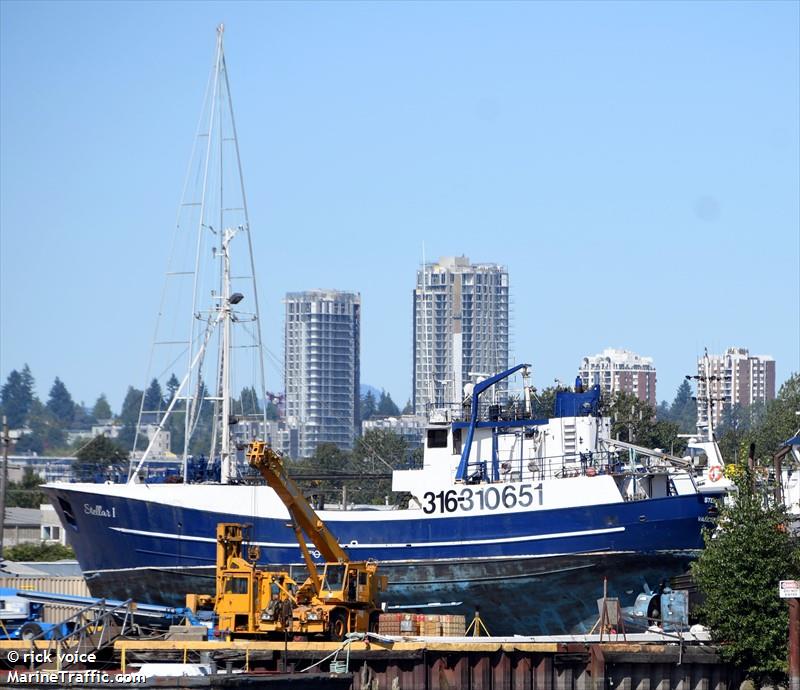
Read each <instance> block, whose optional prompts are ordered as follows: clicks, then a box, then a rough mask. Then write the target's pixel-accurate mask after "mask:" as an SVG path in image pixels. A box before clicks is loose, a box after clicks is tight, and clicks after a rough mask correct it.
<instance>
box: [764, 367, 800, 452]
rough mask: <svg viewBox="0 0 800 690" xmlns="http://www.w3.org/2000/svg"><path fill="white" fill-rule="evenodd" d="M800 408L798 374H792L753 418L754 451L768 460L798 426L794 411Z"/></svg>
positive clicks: (798, 422) (799, 375) (799, 423)
mask: <svg viewBox="0 0 800 690" xmlns="http://www.w3.org/2000/svg"><path fill="white" fill-rule="evenodd" d="M797 410H800V374H792V375H791V376H790V377H789V378H788V379H786V381H784V383H783V385H782V386H781V387H780V389H779V390H778V395H777V397H776V398H775V399H774V400H770V401H769V402H768V403H767V404H766V405H765V406H764V408H763V410H762V413H761V414H757V415H756V420H754V430H753V439H752V440H753V441H754V442H755V444H756V451H757V452H759V453H761V454H762V457H764V460H766V461H767V462H770V461H771V459H772V455H773V454H774V453H775V452H776V451H777V450H778V448H779V447H780V445H781V444H782V443H783V442H784V441H786V439H788V438H791V437H792V436H793V435H794V433H795V431H797V427H798V426H800V420H798V417H797V415H795V412H796V411H797Z"/></svg>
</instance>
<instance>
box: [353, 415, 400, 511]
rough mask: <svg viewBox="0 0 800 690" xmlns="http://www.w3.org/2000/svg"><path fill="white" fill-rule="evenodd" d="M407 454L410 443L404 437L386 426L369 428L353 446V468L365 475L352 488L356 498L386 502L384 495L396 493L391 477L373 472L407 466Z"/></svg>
mask: <svg viewBox="0 0 800 690" xmlns="http://www.w3.org/2000/svg"><path fill="white" fill-rule="evenodd" d="M407 456H408V444H407V443H406V442H405V440H404V439H403V438H402V437H401V436H399V435H398V434H396V433H394V432H393V431H388V430H386V429H369V430H368V431H367V432H366V433H365V434H364V435H363V436H361V437H360V438H359V439H358V440H357V441H356V444H355V447H354V448H353V455H352V459H353V461H352V471H353V472H358V473H364V474H365V477H364V480H363V481H360V482H356V483H354V485H353V487H352V489H351V496H352V497H353V500H354V501H356V502H358V503H383V501H384V498H385V497H386V496H391V494H392V482H391V479H376V478H375V477H371V476H369V475H371V474H375V473H376V472H383V473H385V472H388V471H390V470H393V469H399V468H401V467H404V466H405V465H406V463H407ZM392 498H397V497H396V496H393V497H392Z"/></svg>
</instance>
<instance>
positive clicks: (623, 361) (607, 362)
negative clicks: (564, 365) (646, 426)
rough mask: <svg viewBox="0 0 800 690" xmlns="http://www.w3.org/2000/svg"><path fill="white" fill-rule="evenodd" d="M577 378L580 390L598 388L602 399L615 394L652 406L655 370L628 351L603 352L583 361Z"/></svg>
mask: <svg viewBox="0 0 800 690" xmlns="http://www.w3.org/2000/svg"><path fill="white" fill-rule="evenodd" d="M578 376H579V378H580V379H581V382H582V383H583V387H584V388H589V387H591V386H595V385H599V386H600V390H601V391H602V393H603V395H605V396H612V395H613V394H614V393H616V392H617V391H621V392H623V393H628V394H630V395H635V396H636V397H637V398H639V400H642V401H644V402H647V403H650V405H652V406H653V407H656V405H657V404H658V403H657V402H656V368H655V367H654V366H653V359H652V357H642V356H641V355H637V354H636V353H634V352H630V351H629V350H617V349H614V348H606V349H605V350H603V351H602V352H601V353H600V354H599V355H592V356H589V357H584V358H583V361H582V362H581V366H580V369H579V370H578Z"/></svg>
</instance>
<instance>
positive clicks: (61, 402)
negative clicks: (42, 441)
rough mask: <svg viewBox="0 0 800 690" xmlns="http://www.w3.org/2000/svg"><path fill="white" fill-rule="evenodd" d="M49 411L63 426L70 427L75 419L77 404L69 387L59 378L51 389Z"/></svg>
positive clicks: (48, 403) (48, 400)
mask: <svg viewBox="0 0 800 690" xmlns="http://www.w3.org/2000/svg"><path fill="white" fill-rule="evenodd" d="M47 409H48V411H49V412H50V414H52V415H53V418H54V419H55V420H56V421H57V422H59V423H60V424H61V425H62V426H69V425H70V424H72V420H73V419H74V418H75V403H74V401H73V400H72V396H71V395H70V394H69V391H68V390H67V387H66V386H65V385H64V383H63V382H62V381H61V379H60V378H58V376H56V380H55V381H53V385H52V387H51V388H50V397H49V398H48V399H47Z"/></svg>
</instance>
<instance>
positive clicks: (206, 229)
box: [131, 25, 267, 483]
mask: <svg viewBox="0 0 800 690" xmlns="http://www.w3.org/2000/svg"><path fill="white" fill-rule="evenodd" d="M223 35H224V27H223V26H222V25H220V26H219V27H217V40H216V48H215V53H214V63H213V68H212V72H211V76H210V78H209V82H208V86H207V88H206V97H205V99H204V104H203V110H202V114H201V117H200V122H199V124H198V130H197V135H196V138H195V144H194V146H193V149H192V157H191V161H190V164H189V170H188V171H187V181H186V184H185V185H184V190H183V195H182V199H181V204H180V207H179V212H178V223H177V231H178V234H177V235H176V238H177V237H178V236H180V235H181V233H183V235H184V236H185V233H186V230H187V229H188V228H189V227H191V231H192V233H194V235H195V236H194V238H193V240H192V242H193V248H192V253H193V254H194V262H193V267H192V268H189V267H187V268H186V270H182V271H180V270H179V271H168V272H167V279H168V281H169V279H170V278H172V279H177V280H181V279H182V280H184V281H186V280H187V279H189V280H190V282H191V301H190V303H191V325H190V331H189V339H188V341H187V342H185V343H184V345H185V347H186V350H185V351H184V353H186V354H187V357H186V362H187V370H186V375H185V376H184V378H183V379H182V380H181V382H180V385H179V386H178V388H177V390H176V391H175V392H174V395H173V397H172V400H171V401H170V404H169V406H168V408H167V410H166V412H165V414H164V416H163V418H162V419H161V422H160V423H159V425H158V427H157V429H156V431H155V434H153V435H152V436H151V438H150V443H149V444H148V447H147V449H146V450H145V452H144V454H143V456H142V457H141V458H140V460H139V463H138V465H137V467H136V470H135V471H134V473H133V475H132V476H131V479H132V480H133V479H134V478H135V476H136V475H137V474H138V472H139V470H140V469H141V468H142V466H143V465H144V463H145V462H146V461H148V459H150V455H151V453H152V451H153V448H154V447H155V446H156V445H157V444H156V437H157V436H158V435H159V434H160V433H162V432H163V431H164V430H165V429H167V428H168V423H167V422H168V418H169V416H170V415H171V414H172V412H173V411H174V410H175V409H176V407H177V402H178V401H180V402H182V403H184V405H185V407H184V408H183V409H184V410H185V416H184V421H183V424H184V441H183V453H182V456H181V458H180V460H181V464H182V469H183V472H182V476H183V480H184V481H188V480H189V472H188V460H189V457H190V454H191V453H192V452H197V451H198V449H197V448H196V447H195V446H193V444H192V442H191V437H192V435H193V433H194V432H195V431H197V430H198V428H202V426H203V424H206V425H208V424H209V415H204V414H203V410H204V404H213V415H212V419H211V421H210V423H211V429H210V432H211V445H210V448H208V449H207V452H208V453H209V458H208V461H209V464H211V463H213V461H214V459H215V458H219V460H220V470H221V471H220V480H221V481H222V482H223V483H228V482H231V481H233V480H235V478H236V452H235V444H234V443H233V441H232V438H231V433H232V426H233V424H235V423H236V421H235V417H236V414H235V412H236V411H235V410H234V409H233V408H232V404H231V402H232V399H233V384H234V382H235V379H234V373H233V366H232V365H233V360H232V356H231V355H232V352H233V350H234V348H252V350H255V353H256V355H255V357H254V358H253V362H252V367H253V370H252V371H251V376H250V377H249V379H248V383H255V384H256V385H258V387H259V390H258V398H259V400H261V411H260V419H259V421H260V422H261V423H263V424H265V423H266V402H267V401H266V378H265V375H264V358H263V341H262V336H261V320H260V314H259V305H258V292H257V289H256V277H255V263H254V259H253V242H252V237H251V235H250V219H249V215H248V210H247V201H246V198H245V191H244V179H243V175H242V163H241V158H240V156H239V142H238V137H237V134H236V124H235V121H234V114H233V103H232V99H231V93H230V82H229V79H228V73H227V66H226V63H225V53H224V48H223ZM232 158H233V160H231V159H232ZM234 161H235V163H234ZM226 164H227V167H228V168H229V169H230V170H232V171H233V172H230V171H227V172H226ZM217 176H218V178H219V179H218V180H217V179H216V177H217ZM191 181H194V183H195V188H194V189H190V187H191V184H190V182H191ZM217 182H218V185H217ZM215 187H216V188H217V192H216V193H214V192H212V191H211V190H213V189H214V188H215ZM216 203H218V204H219V208H218V209H217V208H214V209H212V208H211V207H212V206H215V205H216ZM183 212H191V220H189V222H188V223H183V222H182V221H181V218H182V213H183ZM241 234H245V235H246V236H247V250H248V252H249V255H250V256H249V264H246V263H243V262H242V261H239V262H236V263H235V266H236V268H232V266H234V262H233V261H232V251H231V245H232V243H233V240H234V238H236V237H237V236H238V235H241ZM209 248H210V250H211V256H212V257H213V259H215V260H216V261H215V262H214V263H215V265H216V267H215V269H214V270H213V273H214V275H215V277H214V278H213V280H212V281H211V282H209V277H204V270H205V269H204V265H205V263H206V262H207V261H208V250H209ZM241 250H242V247H240V250H239V252H238V255H242V254H243V251H241ZM248 272H249V275H248ZM234 281H237V285H239V284H241V282H239V281H245V282H246V285H247V287H246V289H245V290H244V292H245V294H242V292H238V291H237V290H236V289H234V288H233V283H234ZM187 287H188V285H187ZM166 293H167V289H166V286H165V290H164V294H165V295H166ZM187 297H188V295H187ZM209 297H210V299H211V305H210V307H206V306H204V305H206V304H208V299H209ZM245 298H246V299H247V302H246V305H248V306H247V308H248V309H249V310H250V311H241V310H239V308H238V307H237V306H236V305H238V304H239V303H240V302H241V301H242V300H244V299H245ZM187 306H188V304H187ZM163 307H164V297H163V296H162V309H161V310H160V312H159V323H161V321H162V320H163V319H162V313H163ZM248 322H250V323H248ZM234 325H236V326H237V329H236V331H237V332H239V331H240V330H241V329H244V330H245V331H246V332H247V334H248V337H249V339H250V341H249V342H239V338H238V336H237V342H236V343H234V332H233V331H234V329H233V326H234ZM239 327H241V328H239ZM159 329H160V326H157V327H156V334H157V336H158V333H159ZM157 341H158V338H156V343H155V344H167V345H173V346H174V345H180V341H171V342H168V343H166V342H162V343H158V342H157ZM212 341H214V342H215V343H216V345H215V347H216V348H217V355H218V356H217V362H216V364H217V372H216V376H215V377H214V378H215V379H216V381H215V383H216V390H215V391H213V392H210V391H208V390H207V389H206V384H205V381H204V378H203V362H204V359H205V357H206V355H207V354H208V350H209V348H210V347H211V345H212ZM252 350H251V351H252ZM173 362H174V360H173ZM151 366H152V362H151ZM236 383H237V384H240V383H241V382H238V381H236ZM205 409H208V408H205ZM140 416H141V415H140ZM204 420H205V421H204ZM257 433H259V434H260V433H261V432H257Z"/></svg>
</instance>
